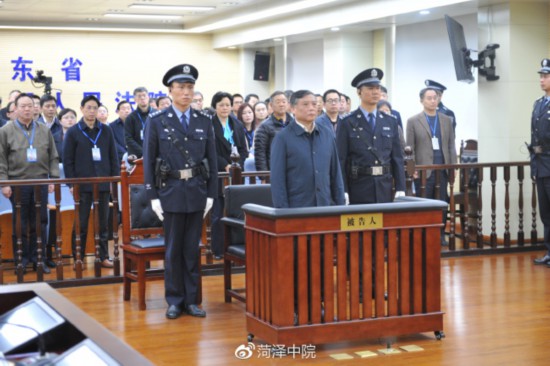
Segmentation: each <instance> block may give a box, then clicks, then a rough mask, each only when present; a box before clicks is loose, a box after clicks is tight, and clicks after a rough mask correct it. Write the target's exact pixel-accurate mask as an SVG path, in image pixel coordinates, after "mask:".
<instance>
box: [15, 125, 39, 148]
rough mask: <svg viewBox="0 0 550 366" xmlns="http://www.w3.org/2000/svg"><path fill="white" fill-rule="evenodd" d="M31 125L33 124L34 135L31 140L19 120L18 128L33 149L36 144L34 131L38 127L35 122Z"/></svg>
mask: <svg viewBox="0 0 550 366" xmlns="http://www.w3.org/2000/svg"><path fill="white" fill-rule="evenodd" d="M31 123H32V135H30V139H29V134H28V133H27V132H25V129H23V126H22V125H21V122H19V120H17V127H19V129H20V130H21V132H23V136H25V138H26V139H27V141H28V142H29V146H30V147H31V148H32V144H33V142H34V131H35V129H36V125H35V124H34V122H31Z"/></svg>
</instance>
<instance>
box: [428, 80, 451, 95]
mask: <svg viewBox="0 0 550 366" xmlns="http://www.w3.org/2000/svg"><path fill="white" fill-rule="evenodd" d="M424 84H426V87H428V88H432V89H435V90H439V91H442V92H444V91H445V90H447V87H446V86H445V85H443V84H440V83H438V82H437V81H433V80H430V79H427V80H426V81H424Z"/></svg>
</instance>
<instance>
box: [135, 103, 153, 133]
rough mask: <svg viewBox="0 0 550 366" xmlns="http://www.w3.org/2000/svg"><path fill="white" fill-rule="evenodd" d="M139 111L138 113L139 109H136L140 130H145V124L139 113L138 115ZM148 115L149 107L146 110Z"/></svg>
mask: <svg viewBox="0 0 550 366" xmlns="http://www.w3.org/2000/svg"><path fill="white" fill-rule="evenodd" d="M139 111H140V109H139V107H138V110H137V115H138V118H139V120H140V121H141V128H142V129H145V122H143V118H141V113H139ZM149 113H151V107H149V108H148V109H147V114H149ZM146 121H147V120H146Z"/></svg>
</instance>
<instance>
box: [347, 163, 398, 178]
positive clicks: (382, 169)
mask: <svg viewBox="0 0 550 366" xmlns="http://www.w3.org/2000/svg"><path fill="white" fill-rule="evenodd" d="M354 169H357V175H372V176H378V175H384V174H389V173H390V166H389V165H384V166H360V167H356V168H354Z"/></svg>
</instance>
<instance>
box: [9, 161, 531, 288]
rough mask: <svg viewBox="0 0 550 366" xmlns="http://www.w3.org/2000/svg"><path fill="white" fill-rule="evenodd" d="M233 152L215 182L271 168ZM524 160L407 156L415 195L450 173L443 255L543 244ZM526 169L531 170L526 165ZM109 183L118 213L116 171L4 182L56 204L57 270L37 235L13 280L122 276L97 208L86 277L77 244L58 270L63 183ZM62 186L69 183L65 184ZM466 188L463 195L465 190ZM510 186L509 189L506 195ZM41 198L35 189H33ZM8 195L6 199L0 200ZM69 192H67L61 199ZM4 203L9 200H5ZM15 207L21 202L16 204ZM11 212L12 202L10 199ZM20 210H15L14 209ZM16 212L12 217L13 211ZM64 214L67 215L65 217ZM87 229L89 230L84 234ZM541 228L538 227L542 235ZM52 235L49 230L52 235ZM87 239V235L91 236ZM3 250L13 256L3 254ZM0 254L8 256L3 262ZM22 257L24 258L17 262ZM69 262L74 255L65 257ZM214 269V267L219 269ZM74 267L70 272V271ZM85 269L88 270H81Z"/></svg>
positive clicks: (64, 242) (209, 266)
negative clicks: (104, 246) (103, 252)
mask: <svg viewBox="0 0 550 366" xmlns="http://www.w3.org/2000/svg"><path fill="white" fill-rule="evenodd" d="M237 161H238V158H235V159H234V164H233V165H232V167H231V169H230V172H229V173H220V174H219V179H220V184H224V185H227V184H262V183H269V177H270V175H269V171H263V172H242V171H241V169H240V167H239V165H238V164H237ZM527 165H528V162H508V163H476V164H452V165H438V166H434V165H429V166H415V164H414V161H413V160H412V159H410V157H409V159H407V160H406V167H405V170H406V177H407V181H406V185H407V195H409V196H411V195H414V194H413V182H414V178H415V177H417V178H418V179H419V182H420V184H419V187H414V191H416V192H418V193H419V195H420V196H423V195H424V194H423V193H424V187H425V185H426V180H427V174H426V171H427V170H431V171H432V172H433V174H436V189H439V190H440V189H444V187H441V186H438V184H437V182H439V181H440V180H441V179H440V177H441V174H443V172H445V173H446V174H447V176H448V181H449V184H448V187H446V188H447V190H448V193H449V207H448V220H447V235H448V239H449V240H448V241H449V246H448V247H442V256H452V255H466V254H479V253H498V252H508V251H517V250H538V249H541V248H542V245H540V244H537V242H538V241H540V240H538V239H537V238H538V237H539V232H538V231H537V220H538V217H537V199H536V189H535V181H534V180H532V179H531V178H530V177H529V175H527V178H526V177H525V169H526V166H527ZM527 169H528V168H527ZM472 174H476V175H477V180H475V186H472V184H471V182H470V176H471V175H472ZM105 182H109V183H111V196H112V202H111V204H112V211H113V213H118V206H119V204H118V191H117V184H118V182H120V177H112V178H81V179H52V180H46V179H43V180H19V181H15V180H13V181H9V185H11V186H12V187H14V189H13V191H14V192H13V194H14V198H15V201H16V202H20V197H19V195H20V194H19V188H18V187H20V186H29V185H32V186H34V187H35V190H36V191H37V192H38V191H39V190H40V187H41V186H44V185H48V184H54V185H55V190H54V197H55V202H54V204H53V205H50V207H49V214H50V217H52V216H54V217H55V223H56V225H55V228H52V227H50V231H51V230H53V229H55V230H54V232H55V234H54V235H53V237H54V238H55V243H56V246H55V251H56V255H55V261H56V268H54V269H53V272H54V273H52V274H51V275H48V276H46V277H45V276H44V273H43V268H42V266H41V263H42V258H43V257H44V255H45V253H43V252H42V250H41V247H42V245H41V244H42V242H41V236H40V235H37V248H38V252H37V254H38V258H37V259H38V265H37V271H36V273H32V272H31V273H28V274H26V275H24V274H23V268H22V266H18V267H16V268H15V270H16V273H17V277H16V278H17V279H16V281H17V282H25V281H27V282H28V281H29V280H31V281H38V282H41V281H48V282H50V283H52V285H54V286H58V287H61V286H73V285H80V284H95V283H105V282H118V281H121V277H120V269H121V268H120V252H119V235H118V214H113V215H112V216H113V217H112V227H113V228H114V230H113V231H112V241H113V247H114V251H113V264H114V268H113V269H112V270H111V269H102V267H101V262H100V258H99V218H98V212H96V211H95V210H94V211H93V213H92V222H93V225H91V226H92V227H93V230H92V232H93V235H88V237H93V243H94V244H95V246H94V248H95V251H94V254H93V256H94V261H93V275H92V276H91V277H85V276H84V272H83V270H82V266H81V263H82V258H79V254H78V253H79V252H80V251H79V250H78V248H77V251H76V252H77V253H76V255H77V258H76V261H75V262H74V266H75V271H74V277H72V276H71V278H66V277H67V272H65V273H64V272H63V266H64V265H67V260H65V263H64V262H63V260H64V258H65V259H66V258H67V257H70V256H71V253H72V251H71V239H70V238H71V232H72V230H73V223H74V226H75V231H76V233H78V232H79V231H80V230H79V227H78V226H79V219H78V209H77V208H78V203H74V201H73V200H72V199H71V201H70V202H71V205H73V206H74V209H73V210H72V212H73V217H71V216H70V215H67V214H66V213H63V212H62V211H63V208H64V207H63V205H62V198H63V197H62V194H61V191H62V186H66V185H67V184H72V185H74V191H73V194H74V198H75V199H76V201H77V202H78V198H79V193H80V190H79V187H80V185H81V184H84V183H87V184H93V186H94V203H96V206H97V202H98V197H99V196H98V193H99V192H98V185H99V184H100V183H105ZM0 185H2V186H3V185H6V182H0ZM65 189H66V188H65ZM465 192H466V194H465ZM510 192H513V193H510ZM36 196H37V197H38V198H39V197H40V195H39V194H37V195H36ZM0 199H5V198H0ZM66 199H67V197H65V200H66ZM42 204H43V202H40V199H38V200H37V201H36V207H35V209H36V217H37V223H36V225H37V230H38V231H37V233H39V228H40V215H39V212H40V207H41V205H42ZM8 205H9V203H8ZM16 207H19V208H20V206H17V205H16ZM9 208H10V210H11V205H9ZM18 212H19V211H18ZM17 216H18V215H16V217H17ZM67 216H68V217H67ZM17 224H18V225H17V226H16V237H17V252H16V253H15V256H19V258H20V256H21V253H22V247H21V245H22V242H21V226H20V222H18V223H17ZM209 232H210V230H209V221H208V220H207V221H206V222H205V235H204V236H203V239H206V250H205V251H204V253H205V258H206V260H205V262H206V264H205V265H203V267H202V269H203V272H208V271H210V273H218V272H221V267H220V264H219V263H218V264H214V263H213V261H212V255H211V251H210V249H209V248H210V246H209V243H210V235H209ZM89 234H91V233H89ZM541 234H542V233H541ZM50 237H51V235H50ZM88 242H89V241H88ZM11 243H12V240H11V211H10V212H8V213H4V215H0V284H3V283H4V271H5V270H7V269H9V270H13V266H12V265H10V264H9V263H11V260H12V259H13V254H12V253H11V246H12V244H11ZM80 245H81V243H80V237H79V235H76V246H77V247H80ZM7 253H9V254H10V255H11V256H9V257H6V256H7ZM3 258H6V259H7V258H9V260H8V261H6V260H5V259H3ZM19 263H21V261H19ZM69 264H70V265H73V262H72V261H69ZM216 271H217V272H216ZM70 273H73V272H70ZM86 273H89V271H88V272H86Z"/></svg>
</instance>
